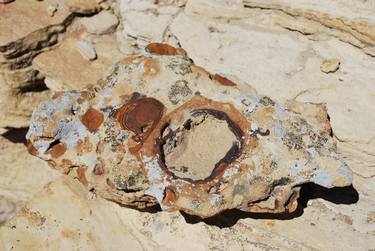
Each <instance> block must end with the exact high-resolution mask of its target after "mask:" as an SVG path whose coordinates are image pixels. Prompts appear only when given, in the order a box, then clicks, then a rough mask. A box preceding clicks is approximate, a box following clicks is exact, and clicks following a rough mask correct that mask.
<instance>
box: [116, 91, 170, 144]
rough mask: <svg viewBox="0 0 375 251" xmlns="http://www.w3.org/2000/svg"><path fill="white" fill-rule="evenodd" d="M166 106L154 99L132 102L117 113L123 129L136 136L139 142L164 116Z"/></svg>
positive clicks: (141, 99)
mask: <svg viewBox="0 0 375 251" xmlns="http://www.w3.org/2000/svg"><path fill="white" fill-rule="evenodd" d="M163 111H164V105H163V104H162V103H160V102H159V101H158V100H156V99H154V98H140V99H136V100H130V101H129V102H127V103H126V104H125V105H123V106H122V107H121V108H120V109H118V110H117V111H116V114H115V117H116V119H117V121H119V123H120V124H121V127H122V128H123V129H126V130H130V131H132V132H134V133H135V134H136V139H137V141H140V140H142V139H145V138H146V137H147V135H148V134H149V133H150V132H151V131H152V129H153V128H154V126H155V125H156V124H157V123H158V122H159V120H160V119H161V117H162V115H163Z"/></svg>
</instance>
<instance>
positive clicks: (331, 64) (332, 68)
mask: <svg viewBox="0 0 375 251" xmlns="http://www.w3.org/2000/svg"><path fill="white" fill-rule="evenodd" d="M339 67H340V61H339V60H338V59H337V58H332V59H326V60H323V62H322V64H321V65H320V70H321V71H322V72H324V73H333V72H336V71H337V70H338V69H339Z"/></svg>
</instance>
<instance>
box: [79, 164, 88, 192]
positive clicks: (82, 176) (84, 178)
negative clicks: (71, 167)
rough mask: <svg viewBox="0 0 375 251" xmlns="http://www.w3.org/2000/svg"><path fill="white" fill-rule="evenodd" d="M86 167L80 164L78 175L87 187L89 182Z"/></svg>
mask: <svg viewBox="0 0 375 251" xmlns="http://www.w3.org/2000/svg"><path fill="white" fill-rule="evenodd" d="M85 172H86V168H84V167H82V166H80V167H78V168H77V177H78V180H79V181H80V182H81V183H82V184H83V185H84V186H85V187H87V186H88V185H89V182H88V181H87V178H86V175H85Z"/></svg>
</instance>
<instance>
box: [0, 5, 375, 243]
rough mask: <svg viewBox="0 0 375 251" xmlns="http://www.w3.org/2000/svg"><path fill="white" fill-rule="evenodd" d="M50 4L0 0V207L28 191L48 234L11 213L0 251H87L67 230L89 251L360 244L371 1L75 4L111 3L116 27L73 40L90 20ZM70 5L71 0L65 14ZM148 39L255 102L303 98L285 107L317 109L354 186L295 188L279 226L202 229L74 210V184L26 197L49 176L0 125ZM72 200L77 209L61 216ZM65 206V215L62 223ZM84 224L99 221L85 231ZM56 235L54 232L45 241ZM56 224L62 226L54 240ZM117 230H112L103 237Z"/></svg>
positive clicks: (368, 224)
mask: <svg viewBox="0 0 375 251" xmlns="http://www.w3.org/2000/svg"><path fill="white" fill-rule="evenodd" d="M3 2H4V1H3ZM64 2H65V1H58V6H57V10H54V14H53V16H52V17H50V11H49V7H50V6H51V5H53V6H56V5H54V3H55V1H52V0H44V1H35V0H15V1H12V2H10V3H8V4H0V30H1V32H0V40H1V41H2V43H0V44H1V45H0V48H1V50H0V51H1V52H0V64H1V69H0V72H1V73H0V75H2V77H0V79H2V80H0V82H1V83H0V92H1V99H0V102H1V109H0V115H1V123H0V133H1V134H3V135H4V136H1V139H2V140H1V145H2V147H1V149H2V150H1V152H0V162H1V166H0V170H1V172H0V186H1V187H0V192H1V194H0V195H2V196H3V197H2V198H5V201H8V202H9V201H12V203H14V204H16V210H17V211H19V210H20V209H22V207H23V206H24V205H25V203H26V202H27V201H29V200H30V198H32V197H33V196H34V194H35V193H37V195H36V197H35V199H33V200H32V201H30V202H29V203H28V208H30V210H31V211H33V212H37V211H39V210H41V208H40V207H37V204H40V205H43V210H42V211H41V212H40V213H41V215H43V216H44V217H46V216H51V217H46V218H47V219H48V220H47V221H46V222H47V223H48V224H50V225H49V226H51V227H50V228H45V227H44V226H45V225H38V224H36V225H32V222H29V221H28V220H26V221H25V218H22V216H16V217H15V218H14V219H13V220H12V221H11V222H10V223H8V225H6V226H5V227H3V229H2V230H1V234H0V239H1V240H0V243H1V244H0V246H1V245H3V244H4V245H6V247H9V248H11V246H14V247H17V248H14V249H20V250H30V246H32V244H33V243H34V244H35V242H33V241H32V240H33V239H34V238H36V236H38V240H40V241H41V243H44V244H45V245H43V246H44V247H46V246H48V245H49V244H51V241H49V240H51V239H53V240H54V247H56V249H57V250H66V249H69V248H65V245H67V246H68V245H74V247H78V248H79V247H82V248H81V249H82V250H85V249H86V250H92V249H93V248H92V245H91V246H89V247H87V248H85V247H86V246H85V245H90V243H93V241H92V240H91V239H90V240H89V241H88V242H80V244H77V242H75V241H74V240H77V239H76V238H74V235H70V234H69V233H72V232H73V233H78V236H81V237H82V236H85V233H89V232H91V233H93V235H94V236H95V237H96V238H94V239H95V240H96V242H95V245H97V246H98V247H101V248H98V249H99V250H100V249H102V250H106V248H104V247H107V246H108V247H114V248H113V249H118V247H122V248H123V247H124V243H129V247H134V249H147V250H160V249H162V248H164V249H170V250H183V249H186V250H192V249H197V250H207V249H212V250H278V249H281V250H291V249H292V250H293V249H297V250H371V249H373V247H374V246H375V241H374V239H375V238H374V236H375V201H374V196H373V194H374V193H375V183H374V181H375V177H374V175H375V169H374V166H375V157H374V154H373V153H374V152H375V134H374V132H375V124H374V121H375V117H374V113H373V112H372V109H371V108H372V107H374V106H375V97H374V95H373V93H375V89H374V83H375V75H374V74H375V62H374V58H373V55H374V49H373V41H374V40H373V38H374V35H373V34H374V14H373V13H374V9H375V8H374V2H373V1H361V0H350V1H337V0H333V1H317V0H306V1H305V0H302V1H298V2H296V1H290V0H272V1H241V0H220V1H211V0H204V1H202V0H189V1H186V0H175V1H173V0H159V1H153V0H150V1H132V0H118V1H108V2H100V3H99V4H97V3H98V2H97V1H96V2H97V3H94V2H91V4H89V5H88V4H87V3H85V6H86V7H90V5H91V7H90V8H91V10H95V11H99V10H100V9H99V8H102V9H106V10H107V9H108V8H111V10H110V11H111V12H113V13H114V14H115V15H116V16H118V18H119V21H120V24H119V26H118V27H117V31H116V32H115V33H113V34H106V35H104V36H102V35H100V36H97V35H92V34H87V33H88V32H87V31H86V30H85V29H82V26H81V25H80V23H81V22H80V20H82V18H84V17H90V16H93V15H94V13H89V12H86V13H89V14H80V13H72V9H70V8H69V7H67V5H66V4H65V3H64ZM70 2H76V6H78V5H79V4H80V3H79V1H70ZM71 6H73V5H71ZM98 6H99V7H98ZM83 7H84V5H83V4H82V5H81V7H79V6H78V8H77V9H76V10H79V9H83ZM6 14H7V15H6ZM86 15H88V16H86ZM5 17H6V18H5ZM77 21H78V22H77ZM77 32H78V33H79V34H81V35H82V36H83V37H84V38H86V37H88V38H89V39H92V41H93V44H94V47H95V49H96V52H97V54H98V58H97V59H96V60H94V61H86V60H85V59H83V58H82V56H81V55H80V54H79V52H78V51H77V50H76V49H75V47H74V46H72V45H74V40H75V39H77V38H78V37H80V36H76V34H77ZM68 39H69V40H68ZM69 41H73V42H72V43H71V42H69ZM152 41H158V42H166V43H169V44H173V45H175V46H178V47H180V46H182V47H183V48H184V49H185V50H187V52H188V54H189V56H190V57H191V58H192V59H193V60H194V62H195V64H197V65H201V66H203V67H204V68H205V69H207V70H209V71H210V72H219V73H222V74H224V75H226V76H228V77H230V79H232V80H235V82H247V83H249V84H251V85H252V86H254V87H255V88H256V89H257V91H258V93H260V94H262V95H266V96H269V97H270V98H272V99H273V100H275V101H278V102H282V103H284V101H285V100H292V102H294V101H295V100H298V101H300V102H304V103H305V104H306V105H303V106H300V107H299V108H298V109H294V111H295V112H298V113H300V114H303V115H302V116H303V117H305V118H306V117H308V116H309V114H310V115H311V114H316V111H315V109H313V110H312V111H310V110H308V109H307V108H306V107H305V106H307V107H312V106H310V105H308V103H314V104H319V103H325V104H326V106H327V112H328V114H329V116H330V124H331V126H332V133H333V136H334V137H335V138H336V140H337V141H338V142H337V151H338V154H339V155H340V156H342V157H343V158H344V159H345V161H346V162H347V163H348V164H349V166H350V167H351V169H352V170H353V174H354V178H353V187H354V188H353V187H349V188H344V189H322V188H317V187H314V186H304V187H302V189H301V197H300V199H299V205H300V207H299V208H297V210H296V211H295V213H293V214H292V216H288V217H286V216H278V217H273V216H270V215H267V214H252V213H250V214H249V213H240V212H238V211H236V212H228V213H225V214H223V215H220V216H217V217H214V218H210V219H207V220H205V221H204V222H202V221H200V220H199V219H194V218H191V217H187V216H186V215H184V216H182V215H181V214H180V213H177V212H176V213H169V212H167V213H166V212H158V213H155V214H148V213H144V212H138V211H136V210H130V209H127V208H123V207H119V206H117V205H116V204H114V203H111V202H109V201H105V200H102V199H100V198H99V197H98V199H97V200H94V201H93V203H90V204H89V205H87V203H86V202H87V201H86V200H85V198H86V197H87V195H88V197H90V198H91V197H93V196H92V194H91V193H89V194H87V190H84V189H82V188H79V189H78V190H77V189H76V187H77V186H79V185H80V184H79V183H78V182H77V183H71V182H70V180H69V179H67V178H64V179H65V180H67V181H69V182H67V183H65V184H64V185H61V184H60V182H61V181H59V180H57V181H55V182H53V183H51V185H49V186H47V187H46V188H45V190H44V191H43V192H41V193H38V191H39V190H40V189H41V188H42V186H43V185H44V184H45V183H46V182H48V181H49V180H52V179H53V176H50V173H52V171H51V169H50V168H48V166H47V165H46V163H45V162H44V161H42V160H39V159H37V158H35V157H32V156H30V155H29V154H28V153H27V152H26V150H25V147H24V145H23V144H22V143H17V142H19V141H14V139H13V138H12V136H13V135H14V132H15V129H12V128H7V127H24V126H27V125H28V123H29V119H30V116H31V112H32V109H33V108H34V107H35V106H36V105H37V104H38V103H39V102H40V100H44V99H46V98H48V96H49V95H50V93H51V91H50V90H47V88H46V87H45V86H47V87H48V88H49V89H51V90H52V91H59V90H69V89H77V90H81V89H82V88H84V87H85V86H86V85H87V84H94V83H96V81H97V79H99V78H100V77H101V76H103V75H104V74H105V73H106V70H105V69H106V68H107V67H109V66H111V65H112V64H113V63H115V62H116V61H118V60H120V59H121V58H123V57H124V55H123V54H133V53H139V52H140V51H141V50H142V49H143V48H142V47H144V46H145V45H146V44H148V43H149V42H152ZM60 45H61V46H60ZM63 45H65V46H63ZM67 45H68V46H67ZM67 49H68V50H67ZM120 51H121V52H120ZM44 55H45V56H46V57H44V59H45V61H43V64H39V62H38V64H37V62H36V59H39V58H41V59H42V58H43V56H44ZM371 55H372V56H371ZM332 58H337V59H338V60H339V61H340V66H339V69H338V70H337V71H336V72H333V73H329V74H326V73H324V72H322V71H321V70H320V66H321V64H322V62H323V61H324V60H326V59H332ZM40 62H42V60H41V61H40ZM65 62H66V63H65ZM229 74H232V75H229ZM241 80H242V81H241ZM4 83H5V84H4ZM19 90H22V91H19ZM287 106H288V105H287ZM304 112H307V114H306V113H304ZM309 123H314V122H313V121H309ZM198 128H199V127H197V129H198ZM18 130H21V131H22V130H23V131H25V130H26V129H25V128H21V129H17V130H16V131H18ZM198 132H199V131H198ZM192 136H193V135H192ZM5 138H6V139H5ZM8 139H11V140H12V141H9V140H8ZM186 143H187V144H189V142H186ZM197 146H199V144H198V145H197ZM4 170H5V171H4ZM54 173H55V174H56V172H54ZM73 173H74V172H73ZM30 174H33V175H30ZM51 188H52V189H51ZM72 189H73V190H75V191H80V192H79V193H77V196H76V197H74V196H71V193H70V192H69V191H71V190H72ZM51 191H54V192H53V193H51ZM357 192H358V193H357ZM72 197H74V198H75V199H73V198H72ZM321 198H323V199H321ZM51 201H53V202H54V203H51ZM57 203H59V204H57ZM0 204H1V205H10V204H6V203H0ZM55 204H56V207H55ZM306 204H308V207H306V208H305V206H306ZM72 205H77V207H74V208H71V207H70V206H72ZM78 205H79V206H78ZM97 207H101V208H104V209H102V210H98V211H97V214H94V215H93V216H90V218H89V220H83V219H87V218H82V217H78V216H81V215H80V210H81V209H82V210H86V212H90V211H89V210H90V209H91V210H92V211H93V212H95V211H96V209H95V208H97ZM83 208H85V209H83ZM8 209H9V208H8ZM69 209H70V210H69ZM0 210H1V209H0ZM26 211H27V210H26ZM67 211H69V212H70V214H71V215H76V216H77V217H68V216H69V215H70V214H66V212H67ZM8 212H9V211H8ZM108 212H112V213H110V214H109V213H108ZM13 214H14V212H12V213H11V215H13ZM11 215H8V216H7V217H9V216H11ZM58 215H60V216H59V217H58ZM108 217H111V218H108ZM112 217H113V220H112V221H111V222H113V223H112V224H105V223H106V222H107V221H102V220H101V219H108V221H110V219H112ZM57 218H58V219H63V220H61V221H58V224H57V223H56V222H54V220H55V219H57ZM81 219H82V220H81ZM16 222H21V223H20V225H19V224H15V223H16ZM90 222H101V223H100V224H99V225H100V226H99V225H98V226H97V227H92V225H90ZM102 222H104V223H102ZM198 222H199V223H198ZM195 223H196V224H195ZM21 225H22V226H23V227H21ZM212 225H216V226H219V227H220V228H218V227H216V226H212ZM112 226H113V227H112ZM57 227H59V228H57ZM56 228H57V229H59V230H61V231H55V232H54V231H53V229H56ZM64 229H70V230H71V231H68V232H66V231H62V230H64ZM301 230H303V231H301ZM119 232H120V233H121V234H112V233H119ZM66 233H68V234H66ZM107 233H109V234H107ZM89 235H90V234H89ZM17 236H23V237H25V238H17ZM75 236H77V235H75ZM131 236H135V238H137V240H139V241H138V243H139V245H138V246H133V244H131V243H133V242H132V241H131V240H130V239H131V238H132V237H131ZM72 237H73V238H72ZM42 240H44V242H42ZM28 243H29V244H30V246H28V245H27V244H28ZM103 243H104V244H103ZM181 243H183V245H182V247H181ZM0 249H2V248H1V247H0ZM4 249H5V248H4ZM5 250H7V249H5Z"/></svg>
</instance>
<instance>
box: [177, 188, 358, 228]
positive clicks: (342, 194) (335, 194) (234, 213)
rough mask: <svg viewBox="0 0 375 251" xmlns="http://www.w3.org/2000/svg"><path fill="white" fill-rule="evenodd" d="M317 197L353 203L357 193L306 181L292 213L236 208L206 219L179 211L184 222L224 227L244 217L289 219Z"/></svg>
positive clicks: (348, 189) (355, 200)
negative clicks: (260, 211)
mask: <svg viewBox="0 0 375 251" xmlns="http://www.w3.org/2000/svg"><path fill="white" fill-rule="evenodd" d="M317 198H321V199H324V200H327V201H330V202H332V203H335V204H354V203H356V202H357V201H358V200H359V195H358V192H357V190H356V189H355V188H354V187H353V186H348V187H335V188H330V189H328V188H325V187H322V186H319V185H316V184H314V183H307V184H304V185H302V186H301V196H300V198H299V199H298V207H297V209H296V210H295V211H294V212H292V213H281V214H280V213H279V214H276V213H275V214H274V213H251V212H243V211H240V210H238V209H231V210H227V211H224V212H222V213H220V214H218V215H215V216H213V217H209V218H206V219H202V218H200V217H198V216H194V215H189V214H187V213H184V212H181V214H182V215H183V216H184V218H185V220H186V222H187V223H190V224H196V223H199V222H204V223H206V224H208V225H214V226H217V227H220V228H226V227H231V226H233V225H235V224H236V223H237V222H238V221H239V220H240V219H245V218H253V219H274V220H291V219H294V218H296V217H299V216H301V215H302V214H303V212H304V209H305V208H306V207H307V202H308V201H309V200H311V199H317Z"/></svg>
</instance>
